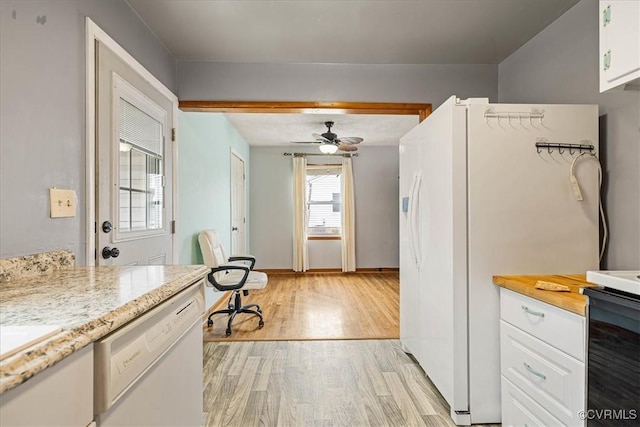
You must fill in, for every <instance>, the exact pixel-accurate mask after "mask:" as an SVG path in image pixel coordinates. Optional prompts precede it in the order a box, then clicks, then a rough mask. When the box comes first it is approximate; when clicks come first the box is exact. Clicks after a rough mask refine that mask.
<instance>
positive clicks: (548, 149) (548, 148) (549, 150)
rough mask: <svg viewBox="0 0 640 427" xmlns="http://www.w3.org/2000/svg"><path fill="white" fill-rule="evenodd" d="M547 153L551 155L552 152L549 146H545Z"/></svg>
mask: <svg viewBox="0 0 640 427" xmlns="http://www.w3.org/2000/svg"><path fill="white" fill-rule="evenodd" d="M547 151H548V152H549V154H551V153H553V150H552V149H551V145H547Z"/></svg>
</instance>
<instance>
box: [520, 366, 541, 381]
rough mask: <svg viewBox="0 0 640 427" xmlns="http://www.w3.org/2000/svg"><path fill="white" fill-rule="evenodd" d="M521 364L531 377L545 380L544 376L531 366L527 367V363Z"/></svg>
mask: <svg viewBox="0 0 640 427" xmlns="http://www.w3.org/2000/svg"><path fill="white" fill-rule="evenodd" d="M522 364H523V365H524V367H525V368H527V371H529V372H531V373H532V374H533V375H535V376H537V377H540V378H542V379H543V380H546V379H547V376H546V375H545V374H542V373H540V372H538V371H536V370H535V369H533V368H532V367H531V366H529V365H528V364H527V362H522Z"/></svg>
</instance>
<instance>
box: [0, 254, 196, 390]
mask: <svg viewBox="0 0 640 427" xmlns="http://www.w3.org/2000/svg"><path fill="white" fill-rule="evenodd" d="M208 271H209V269H208V268H207V267H205V266H203V265H190V266H186V265H182V266H178V265H173V266H167V265H165V266H160V265H157V266H129V267H71V268H68V269H62V270H57V271H51V272H48V273H44V274H39V275H36V276H30V277H23V278H18V279H16V280H12V281H8V282H3V283H0V330H1V328H2V327H17V326H30V325H56V326H57V327H58V328H59V329H60V332H58V333H56V334H55V335H53V336H51V337H49V338H46V339H44V340H43V341H40V342H37V343H35V344H33V345H31V346H29V347H27V348H25V349H23V350H21V351H19V352H18V353H16V354H14V355H12V356H9V357H7V358H6V359H4V360H2V361H0V393H3V392H5V391H7V390H9V389H11V388H13V387H16V386H18V385H20V384H22V383H24V382H25V381H27V380H28V379H29V378H31V377H33V376H34V375H36V374H37V373H39V372H41V371H43V370H45V369H46V368H48V367H50V366H52V365H54V364H55V363H57V362H59V361H61V360H62V359H64V358H66V357H68V356H70V355H71V354H73V353H74V352H76V351H78V350H80V349H82V348H84V347H86V346H87V345H90V344H92V343H93V342H94V341H97V340H99V339H100V338H102V337H104V336H105V335H107V334H109V333H110V332H113V331H114V330H116V329H118V328H119V327H121V326H123V325H124V324H126V323H128V322H130V321H132V320H134V319H136V318H137V317H138V316H140V315H141V314H143V313H145V312H147V311H148V310H150V309H151V308H153V307H155V306H156V305H158V304H160V303H162V302H164V301H166V300H167V299H169V298H170V297H172V296H173V295H175V294H177V293H179V292H180V291H182V290H183V289H185V288H187V287H189V286H190V285H191V284H193V283H195V282H196V281H198V280H200V279H202V278H204V277H205V275H206V274H207V272H208ZM7 329H9V328H7Z"/></svg>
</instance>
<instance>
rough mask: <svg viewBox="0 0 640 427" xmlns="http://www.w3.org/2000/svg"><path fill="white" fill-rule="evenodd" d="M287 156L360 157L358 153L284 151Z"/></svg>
mask: <svg viewBox="0 0 640 427" xmlns="http://www.w3.org/2000/svg"><path fill="white" fill-rule="evenodd" d="M284 155H285V156H293V157H307V156H326V157H358V153H345V154H324V153H284Z"/></svg>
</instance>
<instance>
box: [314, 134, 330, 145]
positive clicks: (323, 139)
mask: <svg viewBox="0 0 640 427" xmlns="http://www.w3.org/2000/svg"><path fill="white" fill-rule="evenodd" d="M311 136H313V137H314V138H315V139H316V141H317V142H329V143H330V142H331V141H329V140H328V139H327V138H325V137H324V136H322V135H320V134H317V133H312V134H311Z"/></svg>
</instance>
